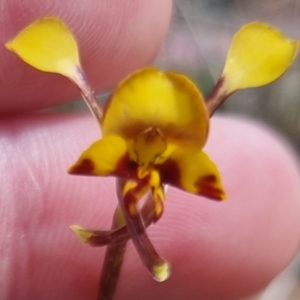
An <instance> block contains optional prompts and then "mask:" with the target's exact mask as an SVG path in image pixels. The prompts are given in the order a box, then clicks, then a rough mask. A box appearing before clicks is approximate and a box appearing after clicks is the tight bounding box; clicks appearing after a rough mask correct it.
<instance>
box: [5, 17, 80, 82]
mask: <svg viewBox="0 0 300 300" xmlns="http://www.w3.org/2000/svg"><path fill="white" fill-rule="evenodd" d="M5 46H6V48H7V49H9V50H11V51H13V52H15V53H16V54H17V55H18V56H20V58H21V59H22V60H24V61H25V62H26V63H28V64H29V65H31V66H33V67H34V68H36V69H38V70H41V71H45V72H53V73H59V74H62V75H64V76H67V77H70V78H71V77H73V76H74V74H75V73H76V69H77V67H78V66H79V56H78V49H77V43H76V40H75V38H74V37H73V35H72V33H71V31H70V29H69V28H68V27H67V26H66V25H65V24H64V23H63V22H62V21H60V20H59V19H56V18H52V17H47V18H43V19H40V20H38V21H36V22H35V23H33V24H31V25H29V26H28V27H26V28H25V29H23V30H22V31H21V32H20V33H19V34H18V35H17V36H16V37H15V38H14V39H13V40H11V41H9V42H8V43H7V44H6V45H5Z"/></svg>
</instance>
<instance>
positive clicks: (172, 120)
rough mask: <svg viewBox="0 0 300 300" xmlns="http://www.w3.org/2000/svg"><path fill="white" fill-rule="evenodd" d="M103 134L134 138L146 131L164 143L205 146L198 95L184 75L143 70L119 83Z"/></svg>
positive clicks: (205, 129) (205, 124)
mask: <svg viewBox="0 0 300 300" xmlns="http://www.w3.org/2000/svg"><path fill="white" fill-rule="evenodd" d="M102 126H103V133H104V135H106V134H117V135H121V136H123V137H124V138H125V139H134V138H135V137H136V136H137V135H139V134H141V133H142V132H144V131H145V130H148V129H150V128H154V129H158V130H159V131H161V133H162V134H163V135H164V136H165V137H166V139H167V140H174V142H176V141H179V140H180V141H184V142H187V143H192V144H195V145H197V146H198V147H202V146H203V145H204V144H205V141H206V138H207V132H208V114H207V110H206V106H205V103H204V101H203V97H202V95H201V93H200V92H199V91H198V89H197V88H196V86H195V85H194V84H193V83H192V82H191V81H190V80H189V79H188V78H187V77H186V76H184V75H181V74H177V73H172V72H161V71H159V70H157V69H155V68H145V69H142V70H139V71H136V72H134V73H133V74H131V75H130V76H128V78H126V79H125V80H124V81H123V82H121V83H120V84H119V86H118V87H117V89H116V91H115V92H114V93H113V94H112V96H111V99H110V101H109V102H108V104H107V106H106V108H105V111H104V116H103V124H102Z"/></svg>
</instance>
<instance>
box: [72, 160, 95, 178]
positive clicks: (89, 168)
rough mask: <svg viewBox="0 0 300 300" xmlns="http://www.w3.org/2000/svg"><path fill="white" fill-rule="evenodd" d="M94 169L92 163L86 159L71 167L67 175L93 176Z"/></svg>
mask: <svg viewBox="0 0 300 300" xmlns="http://www.w3.org/2000/svg"><path fill="white" fill-rule="evenodd" d="M94 169H95V165H94V163H93V162H92V161H91V160H90V159H88V158H85V159H83V160H82V161H81V162H79V163H76V164H75V165H74V166H72V167H71V168H70V169H69V170H68V173H69V174H74V175H94V174H93V170H94Z"/></svg>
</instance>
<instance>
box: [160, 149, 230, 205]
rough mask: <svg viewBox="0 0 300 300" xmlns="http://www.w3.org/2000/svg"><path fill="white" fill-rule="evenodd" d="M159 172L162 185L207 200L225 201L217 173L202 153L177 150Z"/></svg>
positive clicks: (190, 150) (192, 150)
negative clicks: (164, 184) (179, 189)
mask: <svg viewBox="0 0 300 300" xmlns="http://www.w3.org/2000/svg"><path fill="white" fill-rule="evenodd" d="M159 170H160V174H161V180H162V182H163V183H167V184H171V185H173V186H175V187H178V188H181V189H183V190H185V191H187V192H190V193H193V194H197V195H201V196H205V197H208V198H212V199H216V200H224V199H225V192H224V190H223V187H222V183H221V178H220V174H219V171H218V169H217V167H216V166H215V164H214V163H213V162H212V161H211V160H210V159H209V157H208V156H207V155H206V154H205V153H204V152H203V151H199V150H197V149H195V148H187V147H181V148H178V149H176V150H175V151H174V152H173V153H172V154H171V156H170V158H169V159H167V160H166V162H164V163H163V164H162V165H160V166H159Z"/></svg>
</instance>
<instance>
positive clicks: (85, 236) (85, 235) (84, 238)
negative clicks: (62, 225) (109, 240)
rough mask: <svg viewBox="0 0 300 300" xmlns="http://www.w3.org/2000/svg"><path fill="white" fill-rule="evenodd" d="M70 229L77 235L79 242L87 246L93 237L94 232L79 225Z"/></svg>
mask: <svg viewBox="0 0 300 300" xmlns="http://www.w3.org/2000/svg"><path fill="white" fill-rule="evenodd" d="M69 228H70V229H71V230H72V231H73V232H74V233H75V235H76V237H77V238H78V240H79V241H80V242H82V243H84V244H86V243H87V242H88V240H89V239H90V238H91V237H92V236H93V233H92V232H90V231H88V230H86V229H84V228H83V227H80V226H78V225H71V226H70V227H69Z"/></svg>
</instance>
